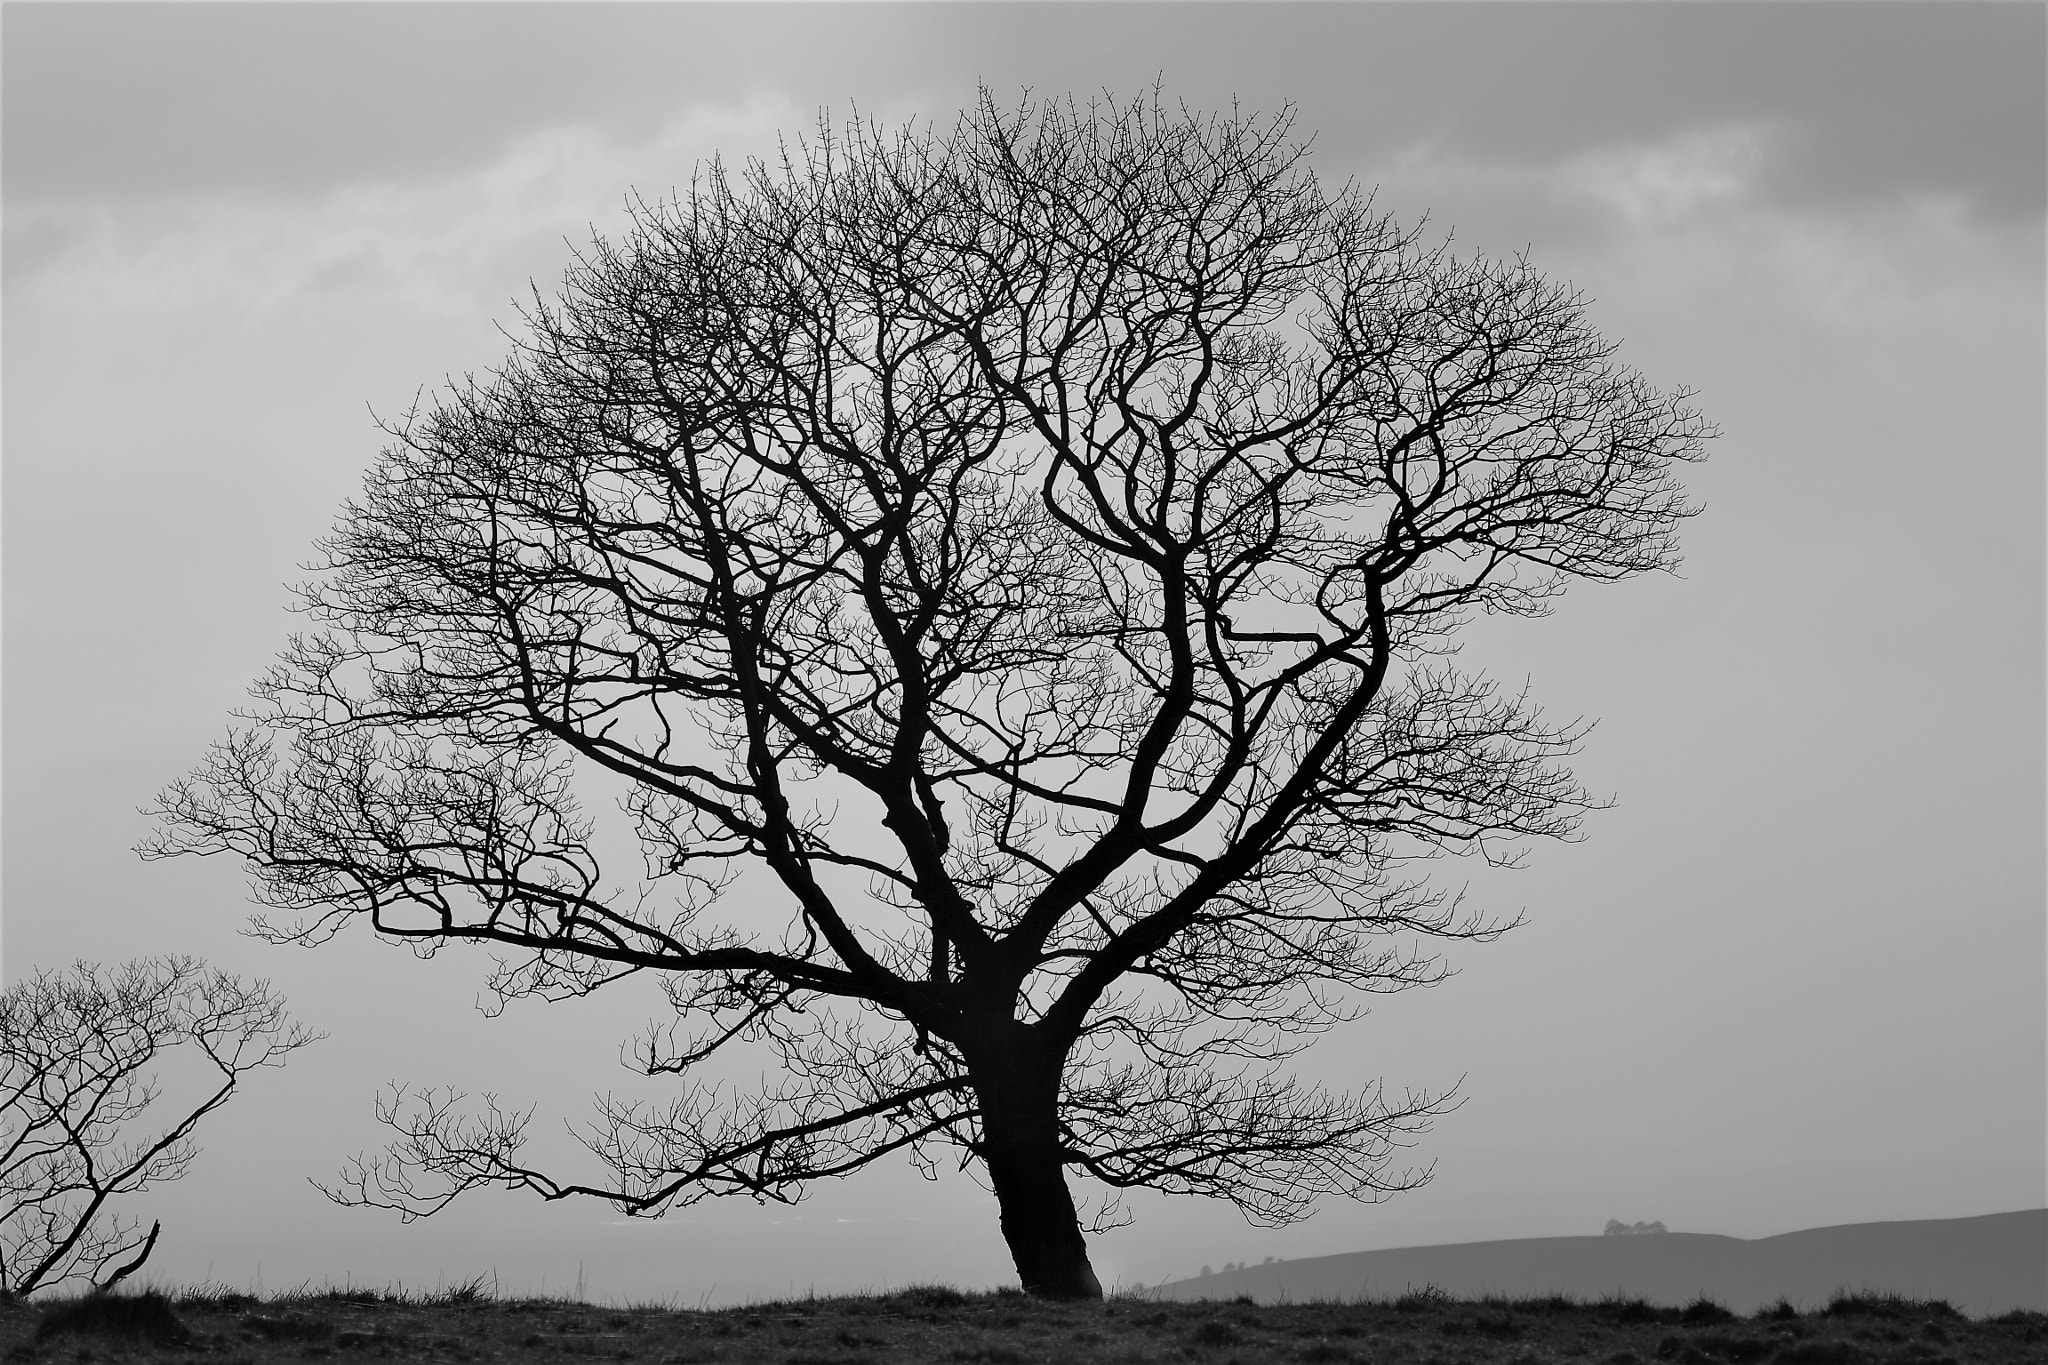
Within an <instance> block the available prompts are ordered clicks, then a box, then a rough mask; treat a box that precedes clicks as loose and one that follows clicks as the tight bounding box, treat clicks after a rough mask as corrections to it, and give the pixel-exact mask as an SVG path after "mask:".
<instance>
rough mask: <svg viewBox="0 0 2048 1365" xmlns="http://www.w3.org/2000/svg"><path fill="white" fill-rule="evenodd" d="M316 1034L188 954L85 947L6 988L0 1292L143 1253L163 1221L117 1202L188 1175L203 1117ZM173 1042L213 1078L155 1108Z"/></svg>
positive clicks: (144, 1256) (96, 1277)
mask: <svg viewBox="0 0 2048 1365" xmlns="http://www.w3.org/2000/svg"><path fill="white" fill-rule="evenodd" d="M315 1036H316V1035H314V1034H312V1033H310V1032H308V1031H307V1030H306V1029H305V1027H304V1026H302V1025H299V1024H295V1023H293V1022H292V1021H291V1019H290V1018H289V1016H288V1015H287V1014H286V1013H285V1008H284V1004H283V1002H282V1001H280V1000H279V999H278V998H277V997H276V996H275V995H273V994H272V993H271V991H270V987H269V985H268V984H267V983H264V982H261V981H258V982H255V983H254V984H244V983H243V982H242V981H240V980H238V979H237V978H235V977H233V976H229V975H227V974H226V973H224V972H220V971H217V970H214V969H212V968H209V967H208V966H206V964H205V963H203V962H201V961H199V959H197V958H192V957H177V956H173V957H164V958H144V959H140V960H137V961H134V962H130V963H127V964H125V965H123V966H121V967H119V968H116V969H114V970H111V971H109V970H106V969H103V968H100V967H96V966H94V965H92V964H90V963H85V962H81V963H78V964H76V965H75V966H73V967H72V968H71V969H70V970H69V971H67V972H55V971H44V972H38V973H36V974H35V975H33V976H31V977H28V978H26V979H25V980H22V981H18V982H16V983H15V984H14V985H12V986H9V987H8V988H7V990H6V991H5V992H0V1292H6V1293H12V1294H22V1295H26V1294H31V1293H34V1292H35V1291H36V1290H38V1289H47V1288H49V1287H50V1286H52V1285H58V1284H63V1283H66V1282H67V1281H72V1280H84V1281H86V1282H88V1283H90V1284H93V1285H94V1287H95V1288H99V1289H105V1288H108V1287H110V1286H112V1285H114V1284H116V1283H118V1282H119V1281H121V1280H123V1279H125V1278H126V1277H128V1276H129V1275H132V1274H134V1273H135V1272H136V1271H137V1270H139V1269H141V1267H142V1265H143V1263H144V1262H145V1261H147V1260H148V1259H149V1254H150V1252H151V1251H153V1250H155V1248H156V1239H157V1234H158V1232H159V1231H160V1230H161V1228H160V1225H158V1224H155V1223H152V1224H151V1226H150V1229H149V1231H148V1233H146V1234H145V1233H143V1232H142V1230H141V1226H142V1225H141V1223H140V1222H138V1221H136V1220H134V1219H130V1218H123V1217H121V1216H120V1215H119V1214H118V1213H117V1212H116V1211H115V1202H116V1201H118V1200H119V1199H120V1198H121V1197H122V1196H124V1195H129V1194H137V1193H140V1192H141V1191H143V1190H146V1189H148V1188H150V1187H151V1186H152V1185H158V1184H162V1183H164V1182H166V1181H170V1180H176V1179H178V1178H179V1177H181V1176H183V1175H184V1174H185V1172H186V1170H187V1169H188V1168H189V1167H190V1166H191V1164H192V1159H193V1158H194V1157H195V1156H197V1155H198V1152H199V1149H198V1148H197V1147H196V1146H194V1145H193V1142H192V1132H193V1130H194V1129H195V1128H196V1127H198V1125H199V1121H200V1120H201V1119H203V1118H205V1117H206V1116H207V1115H208V1114H210V1113H212V1112H213V1111H214V1110H216V1109H218V1108H220V1106H222V1105H223V1104H226V1103H227V1102H228V1100H229V1099H230V1098H232V1097H233V1095H234V1093H235V1090H236V1088H237V1087H238V1086H239V1085H240V1083H241V1079H242V1077H243V1076H244V1075H245V1074H247V1073H248V1072H250V1071H253V1070H255V1069H256V1068H258V1067H264V1066H282V1065H283V1064H284V1060H285V1058H286V1057H288V1056H289V1055H290V1054H291V1053H293V1052H295V1051H297V1050H298V1049H299V1048H302V1047H304V1046H305V1045H306V1044H307V1043H310V1042H312V1041H314V1039H315ZM175 1051H182V1052H184V1053H186V1054H188V1055H190V1054H196V1056H197V1058H199V1059H201V1066H200V1074H201V1075H202V1076H203V1080H201V1081H200V1083H199V1085H198V1088H197V1089H196V1090H194V1091H193V1092H192V1093H191V1094H189V1095H188V1096H187V1097H186V1098H185V1099H183V1100H182V1101H181V1102H178V1103H175V1104H174V1105H173V1106H172V1111H173V1112H174V1113H175V1114H177V1115H178V1117H177V1118H176V1119H175V1121H173V1122H171V1123H170V1124H168V1125H154V1124H150V1123H148V1122H146V1121H145V1115H146V1113H147V1111H148V1110H149V1109H150V1108H151V1107H152V1106H153V1105H155V1104H156V1102H157V1101H158V1100H159V1099H161V1098H162V1097H163V1084H162V1082H161V1080H160V1079H159V1078H158V1076H157V1074H156V1068H158V1067H161V1066H163V1065H164V1064H165V1063H166V1061H167V1060H169V1059H170V1057H169V1054H171V1053H173V1052H175ZM131 1253H132V1255H131ZM124 1256H126V1257H129V1259H128V1260H126V1261H121V1258H122V1257H124ZM117 1261H120V1262H121V1263H120V1264H116V1262H117Z"/></svg>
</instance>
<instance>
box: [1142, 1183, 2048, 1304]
mask: <svg viewBox="0 0 2048 1365" xmlns="http://www.w3.org/2000/svg"><path fill="white" fill-rule="evenodd" d="M1427 1285H1434V1286H1436V1287H1437V1288H1438V1289H1441V1290H1443V1291H1445V1292H1446V1293H1449V1294H1452V1295H1456V1296H1459V1297H1467V1298H1469V1297H1476V1296H1479V1295H1487V1294H1500V1295H1507V1296H1510V1297H1525V1296H1530V1295H1538V1294H1550V1293H1564V1294H1573V1295H1578V1296H1581V1297H1587V1298H1592V1297H1599V1296H1602V1295H1615V1296H1627V1297H1633V1298H1643V1299H1648V1300H1650V1301H1651V1302H1653V1303H1687V1302H1690V1301H1692V1300H1694V1299H1696V1298H1698V1297H1700V1296H1702V1295H1704V1296H1706V1297H1708V1298H1710V1299H1714V1300H1715V1301H1717V1302H1719V1303H1722V1304H1725V1305H1726V1306H1727V1307H1729V1308H1732V1309H1734V1310H1735V1311H1736V1312H1738V1313H1753V1312H1755V1311H1756V1310H1757V1309H1759V1308H1762V1307H1765V1306H1768V1305H1770V1304H1774V1303H1776V1302H1777V1301H1778V1300H1779V1299H1781V1298H1783V1299H1787V1300H1789V1301H1791V1302H1792V1303H1793V1304H1794V1305H1797V1306H1800V1307H1805V1308H1813V1307H1819V1306H1821V1305H1824V1304H1826V1303H1827V1301H1828V1299H1829V1298H1830V1297H1831V1296H1832V1295H1833V1294H1834V1293H1835V1292H1836V1291H1837V1290H1845V1291H1849V1292H1863V1291H1866V1290H1867V1291H1871V1292H1878V1293H1886V1292H1889V1293H1896V1294H1902V1295H1906V1296H1908V1297H1912V1298H1921V1299H1946V1300H1948V1302H1949V1303H1951V1304H1953V1305H1954V1306H1955V1307H1956V1308H1958V1309H1960V1310H1962V1311H1963V1312H1965V1313H1969V1314H1971V1315H1973V1316H1979V1317H1981V1316H1985V1315H1988V1314H1993V1313H2003V1312H2007V1311H2009V1310H2011V1309H2015V1308H2024V1309H2031V1310H2034V1311H2036V1312H2040V1311H2048V1209H2028V1210H2024V1211H2022V1212H2018V1213H1994V1214H1988V1215H1986V1216H1984V1217H1981V1218H1931V1219H1922V1220H1916V1221H1912V1222H1897V1223H1849V1224H1845V1225H1843V1226H1840V1227H1827V1228H1809V1229H1807V1230H1806V1231H1804V1232H1788V1233H1784V1234H1781V1235H1779V1236H1776V1237H1761V1238H1757V1239H1755V1240H1745V1239H1743V1238H1740V1237H1721V1236H1716V1235H1712V1234H1707V1233H1697V1232H1667V1233H1652V1234H1648V1235H1643V1236H1628V1237H1531V1238H1523V1239H1518V1240H1515V1241H1506V1242H1460V1243H1455V1244H1452V1245H1448V1246H1421V1247H1399V1248H1396V1249H1394V1250H1390V1251H1355V1252H1351V1253H1349V1254H1346V1255H1341V1256H1315V1257H1309V1258H1306V1259H1303V1260H1299V1261H1277V1262H1274V1263H1271V1264H1268V1265H1259V1266H1246V1267H1244V1268H1243V1269H1242V1270H1235V1271H1228V1272H1225V1273H1223V1274H1220V1275H1207V1276H1203V1277H1201V1278H1200V1279H1193V1280H1177V1281H1174V1282H1172V1283H1169V1284H1163V1285H1160V1286H1159V1287H1158V1288H1157V1289H1154V1290H1152V1291H1151V1294H1152V1296H1153V1297H1156V1298H1165V1299H1230V1298H1235V1297H1237V1296H1239V1295H1241V1294H1249V1295H1250V1296H1251V1297H1252V1298H1254V1299H1256V1300H1258V1301H1259V1302H1261V1303H1275V1302H1281V1301H1286V1300H1292V1301H1293V1302H1296V1303H1300V1302H1304V1301H1306V1300H1310V1299H1355V1298H1361V1297H1363V1298H1385V1297H1393V1296H1396V1295H1399V1294H1402V1293H1405V1292H1407V1291H1409V1290H1411V1289H1420V1288H1422V1287H1424V1286H1427Z"/></svg>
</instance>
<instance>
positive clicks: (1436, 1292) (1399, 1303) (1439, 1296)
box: [1394, 1284, 1454, 1313]
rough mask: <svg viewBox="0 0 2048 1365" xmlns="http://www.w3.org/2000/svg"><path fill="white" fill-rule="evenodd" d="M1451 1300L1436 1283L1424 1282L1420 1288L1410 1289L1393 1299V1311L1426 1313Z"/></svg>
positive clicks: (1444, 1305)
mask: <svg viewBox="0 0 2048 1365" xmlns="http://www.w3.org/2000/svg"><path fill="white" fill-rule="evenodd" d="M1453 1302H1454V1300H1453V1299H1452V1298H1451V1296H1450V1295H1449V1294H1448V1293H1446V1292H1445V1291H1444V1290H1443V1289H1442V1288H1440V1287H1439V1286H1437V1285H1433V1284H1426V1285H1424V1286H1422V1288H1420V1289H1411V1290H1409V1291H1408V1292H1407V1293H1405V1294H1403V1295H1402V1296H1401V1297H1400V1298H1398V1299H1395V1300H1394V1311H1395V1312H1397V1313H1427V1312H1430V1311H1432V1310H1434V1309H1438V1308H1443V1307H1446V1306H1448V1305H1449V1304H1451V1303H1453Z"/></svg>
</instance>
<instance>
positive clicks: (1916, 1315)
mask: <svg viewBox="0 0 2048 1365" xmlns="http://www.w3.org/2000/svg"><path fill="white" fill-rule="evenodd" d="M0 1358H4V1359H5V1360H8V1361H25V1362H28V1361H32V1362H44V1361H49V1362H66V1363H67V1365H68V1362H71V1361H104V1362H110V1363H112V1365H119V1362H129V1361H134V1362H144V1361H147V1362H156V1361H192V1362H201V1361H205V1362H221V1365H238V1363H240V1362H251V1363H253V1362H262V1361H305V1360H327V1361H335V1362H340V1361H353V1360H362V1361H368V1360H394V1361H399V1360H404V1361H414V1360H431V1361H487V1360H510V1361H582V1360H591V1361H598V1360H630V1361H649V1362H675V1363H676V1365H682V1363H683V1362H710V1361H720V1362H734V1365H751V1363H752V1362H762V1363H763V1365H767V1363H770V1362H772V1365H898V1363H899V1362H902V1363H904V1365H910V1363H911V1362H915V1365H927V1363H928V1362H929V1363H930V1365H954V1362H959V1363H960V1365H976V1363H977V1362H980V1363H981V1365H1026V1362H1033V1363H1035V1362H1053V1363H1055V1365H1065V1363H1066V1362H1074V1365H1098V1363H1099V1365H1146V1362H1160V1363H1161V1365H1166V1363H1167V1362H1193V1363H1194V1365H1232V1363H1233V1362H1235V1365H1269V1362H1272V1363H1275V1365H1277V1363H1278V1362H1286V1365H1295V1363H1296V1362H1302V1363H1303V1365H1311V1363H1313V1362H1358V1363H1359V1365H1379V1363H1380V1362H1386V1363H1387V1365H1493V1363H1494V1362H1499V1363H1500V1365H1544V1363H1545V1362H1553V1361H1557V1362H1587V1365H1652V1363H1653V1362H1658V1363H1661V1362H1676V1363H1677V1365H1698V1363H1699V1362H1713V1363H1714V1365H1724V1363H1725V1365H1752V1363H1753V1362H1768V1365H1865V1363H1866V1362H1867V1363H1868V1365H1893V1363H1896V1365H1907V1363H1908V1362H1910V1363H1911V1365H1939V1363H1941V1362H1951V1363H1952V1365H1974V1363H1975V1362H1985V1363H1986V1365H2021V1362H2027V1365H2039V1362H2042V1361H2048V1315H2044V1314H2040V1313H2011V1314H2007V1315H2005V1316H2003V1317H1999V1318H1994V1319H1991V1320H1988V1321H1980V1320H1972V1319H1969V1318H1965V1317H1963V1316H1961V1315H1960V1314H1958V1313H1957V1312H1956V1311H1955V1310H1954V1309H1952V1308H1950V1307H1949V1306H1948V1305H1947V1304H1942V1303H1916V1302H1912V1301H1910V1300H1903V1299H1896V1298H1853V1299H1839V1300H1837V1301H1836V1302H1835V1303H1834V1304H1833V1305H1831V1306H1830V1307H1829V1308H1828V1309H1826V1310H1824V1311H1821V1312H1815V1313H1806V1314H1801V1313H1799V1312H1796V1311H1795V1310H1793V1309H1791V1308H1790V1307H1780V1308H1779V1309H1778V1310H1776V1311H1775V1312H1764V1313H1760V1314H1758V1315H1756V1316H1754V1317H1750V1318H1737V1317H1735V1316H1734V1315H1732V1314H1730V1313H1728V1312H1727V1311H1726V1310H1724V1309H1721V1308H1719V1307H1718V1306H1716V1305H1714V1304H1711V1303H1705V1302H1701V1303H1696V1304H1694V1305H1692V1306H1691V1307H1689V1308H1684V1309H1676V1308H1657V1307H1652V1306H1650V1305H1648V1304H1644V1303H1642V1302H1640V1301H1629V1300H1615V1301H1609V1302H1601V1303H1580V1302H1575V1301H1573V1300H1570V1299H1563V1298H1549V1299H1524V1300H1512V1301H1511V1300H1505V1299H1487V1300H1478V1301H1463V1300H1456V1299H1451V1298H1447V1297H1445V1296H1443V1295H1440V1294H1434V1293H1422V1294H1411V1295H1409V1296H1407V1297H1405V1298H1402V1299H1398V1300H1394V1301H1391V1302H1378V1303H1309V1304H1279V1305H1267V1306H1264V1307H1261V1306H1258V1305H1256V1304H1253V1303H1250V1302H1248V1301H1240V1302H1237V1303H1228V1304H1222V1303H1155V1302H1150V1301H1147V1300H1143V1299H1134V1298H1119V1299H1112V1300H1111V1301H1110V1302H1108V1303H1098V1304H1055V1303H1040V1302H1037V1301H1034V1300H1031V1299H1027V1298H1025V1297H1023V1296H1022V1295H1020V1294H1017V1293H1015V1292H997V1293H994V1294H961V1293H958V1292H956V1291H954V1290H951V1289H944V1288H924V1289H908V1290H904V1291H902V1292H900V1293H894V1294H886V1295H876V1296H872V1297H856V1298H840V1299H796V1300H790V1301H787V1302H779V1303H760V1304H754V1305H752V1306H749V1307H745V1308H723V1309H716V1310H710V1311H701V1312H699V1311H690V1310H687V1309H685V1310H676V1309H671V1308H662V1307H646V1308H618V1309H615V1308H602V1307H596V1306H592V1305H589V1304H580V1303H570V1302H563V1301H560V1300H534V1299H528V1300H501V1299H493V1298H491V1297H489V1296H488V1295H486V1294H483V1293H481V1292H479V1290H478V1287H476V1286H470V1287H467V1288H464V1289H460V1290H457V1291H455V1292H453V1293H448V1294H441V1295H436V1296H430V1297H419V1296H407V1295H389V1294H376V1293H371V1292H367V1291H362V1290H355V1291H348V1292H342V1291H332V1292H328V1293H321V1294H296V1295H287V1296H284V1297H280V1298H272V1299H266V1300H258V1299H254V1298H251V1297H249V1296H248V1295H243V1294H229V1293H202V1294H185V1295H180V1296H176V1297H170V1298H166V1297H163V1296H160V1295H156V1294H148V1295H132V1296H129V1295H123V1296H116V1297H112V1298H101V1299H80V1300H71V1301H68V1302H53V1303H45V1304H42V1305H34V1304H27V1303H9V1302H0Z"/></svg>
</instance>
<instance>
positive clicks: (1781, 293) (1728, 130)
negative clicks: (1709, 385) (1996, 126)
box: [1361, 120, 2040, 327]
mask: <svg viewBox="0 0 2048 1365" xmlns="http://www.w3.org/2000/svg"><path fill="white" fill-rule="evenodd" d="M1796 143H1797V139H1796V137H1795V136H1794V135H1793V133H1792V131H1791V130H1789V129H1788V128H1787V127H1785V126H1783V125H1777V124H1772V123H1768V122H1758V121H1751V120H1730V121H1726V122H1721V123H1713V124H1704V125H1696V126H1692V127H1687V128H1683V129H1678V130H1675V131H1673V132H1671V133H1669V134H1666V135H1664V136H1662V137H1659V138H1654V139H1642V140H1610V141H1608V142H1605V143H1603V144H1600V145H1596V146H1593V147H1590V148H1586V149H1582V150H1579V151H1575V152H1572V153H1569V154H1566V155H1562V156H1558V157H1554V158H1550V159H1546V160H1497V159H1489V158H1486V157H1483V156H1480V155H1475V154H1472V153H1469V152H1463V151H1459V150H1455V149H1451V148H1447V147H1446V146H1444V145H1442V144H1438V143H1423V144H1415V145H1411V146H1410V147H1408V148H1406V149H1405V150H1403V151H1402V152H1401V153H1399V154H1398V155H1396V156H1394V157H1392V158H1390V159H1389V160H1387V161H1385V162H1383V163H1381V164H1380V165H1378V166H1374V167H1366V168H1363V170H1362V173H1361V179H1362V180H1363V181H1365V182H1367V183H1377V184H1378V186H1379V189H1380V196H1381V201H1382V202H1383V203H1384V204H1385V205H1386V206H1388V207H1390V208H1393V209H1395V210H1396V211H1397V212H1402V213H1404V214H1407V215H1408V216H1410V217H1413V216H1414V210H1415V209H1416V208H1418V207H1426V208H1427V209H1428V210H1429V213H1430V220H1431V223H1432V225H1433V226H1434V227H1436V228H1438V229H1440V230H1450V231H1452V232H1453V233H1454V234H1455V237H1456V239H1457V240H1458V241H1459V242H1460V243H1461V244H1463V245H1464V246H1466V247H1467V248H1469V249H1477V250H1481V251H1485V252H1487V253H1489V254H1495V255H1501V254H1508V253H1512V252H1515V251H1518V250H1521V249H1523V248H1525V247H1526V248H1528V249H1530V250H1531V251H1532V254H1533V257H1534V260H1535V263H1536V265H1537V266H1538V267H1539V268H1541V269H1544V270H1546V271H1549V272H1552V273H1556V274H1562V275H1565V276H1567V277H1569V278H1573V279H1575V280H1576V281H1577V282H1578V283H1580V284H1581V285H1582V286H1587V287H1590V288H1592V289H1593V290H1594V292H1596V293H1601V294H1607V293H1613V294H1616V295H1619V296H1623V297H1627V298H1629V299H1631V300H1633V301H1634V302H1635V303H1636V304H1637V305H1641V306H1650V307H1670V306H1673V305H1675V304H1679V303H1681V302H1682V301H1683V300H1685V299H1697V298H1699V297H1701V296H1702V295H1703V294H1707V293H1711V294H1712V295H1713V296H1714V297H1716V298H1717V299H1718V300H1720V301H1722V302H1724V303H1731V304H1733V305H1734V306H1737V307H1750V308H1753V309H1755V310H1756V311H1758V312H1759V313H1770V314H1773V315H1776V316H1779V317H1781V318H1782V317H1788V316H1789V317H1791V318H1797V319H1800V320H1803V321H1805V322H1807V323H1812V324H1816V325H1820V326H1824V327H1841V326H1856V325H1863V324H1867V323H1870V322H1873V321H1886V322H1896V321H1898V320H1900V319H1901V318H1903V317H1906V316H1908V315H1911V314H1914V313H1916V312H1917V311H1919V310H1922V309H1926V308H1937V309H1940V308H1950V307H1954V306H1960V305H1962V304H1964V303H1965V302H1969V301H1977V300H1981V298H1982V296H1983V294H1984V293H1985V292H1986V291H1987V290H1989V291H1997V290H2009V289H2010V288H2011V287H2012V282H2013V280H2014V279H2015V277H2016V276H2017V277H2022V278H2024V277H2029V276H2037V275H2038V260H2037V257H2038V252H2039V236H2040V228H2039V224H2038V223H2037V222H2034V221H2027V220H2022V221H2016V222H2004V221H1994V220H1989V219H1986V218H1985V217H1984V216H1983V215H1981V214H1979V213H1977V212H1975V211H1974V209H1973V207H1972V205H1971V203H1970V202H1969V200H1968V199H1967V198H1966V197H1965V196H1963V195H1961V194H1957V193H1950V192H1938V191H1925V192H1921V193H1918V194H1913V195H1898V196H1892V197H1887V198H1883V199H1869V200H1863V201H1857V202H1818V201H1813V202H1798V201H1787V200H1785V199H1784V198H1783V197H1782V196H1780V195H1778V194H1776V193H1775V192H1774V190H1775V185H1776V183H1777V181H1778V180H1779V179H1780V178H1781V177H1782V175H1783V173H1784V168H1785V166H1786V165H1787V163H1788V159H1789V158H1790V157H1791V156H1792V154H1793V151H1794V149H1795V147H1796Z"/></svg>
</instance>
